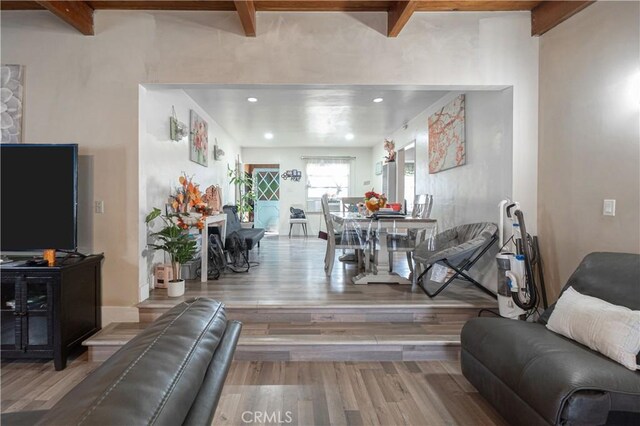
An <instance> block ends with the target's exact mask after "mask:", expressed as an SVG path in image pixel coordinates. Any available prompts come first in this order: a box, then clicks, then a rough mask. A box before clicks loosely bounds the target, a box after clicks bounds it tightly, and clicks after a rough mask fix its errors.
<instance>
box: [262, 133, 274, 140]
mask: <svg viewBox="0 0 640 426" xmlns="http://www.w3.org/2000/svg"><path fill="white" fill-rule="evenodd" d="M264 138H265V139H273V133H271V132H267V133H265V134H264Z"/></svg>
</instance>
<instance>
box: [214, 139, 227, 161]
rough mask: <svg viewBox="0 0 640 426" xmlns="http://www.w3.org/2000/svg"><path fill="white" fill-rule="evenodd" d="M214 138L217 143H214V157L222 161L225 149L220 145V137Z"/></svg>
mask: <svg viewBox="0 0 640 426" xmlns="http://www.w3.org/2000/svg"><path fill="white" fill-rule="evenodd" d="M214 140H215V144H214V145H213V159H214V160H216V161H221V160H222V157H224V151H223V150H222V148H220V147H219V146H218V138H215V139H214Z"/></svg>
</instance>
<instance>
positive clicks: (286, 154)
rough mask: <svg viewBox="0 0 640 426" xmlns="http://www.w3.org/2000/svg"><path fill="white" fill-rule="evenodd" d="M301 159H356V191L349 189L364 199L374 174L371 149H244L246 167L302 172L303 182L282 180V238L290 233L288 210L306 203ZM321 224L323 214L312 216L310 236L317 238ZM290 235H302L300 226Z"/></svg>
mask: <svg viewBox="0 0 640 426" xmlns="http://www.w3.org/2000/svg"><path fill="white" fill-rule="evenodd" d="M302 156H327V157H332V156H333V157H355V160H354V161H353V165H352V169H351V171H352V173H353V175H354V178H353V179H352V181H353V188H350V189H351V191H352V195H353V196H357V195H359V194H362V196H364V193H365V192H366V191H367V190H369V189H371V186H370V185H365V182H366V181H371V178H372V175H373V172H372V168H371V148H308V147H305V148H242V161H243V162H244V164H279V165H280V173H282V172H283V171H285V170H291V169H298V170H301V171H302V179H300V182H292V181H291V180H290V179H287V180H283V179H280V220H279V226H278V230H279V233H280V234H281V235H288V234H289V207H291V206H292V205H294V204H301V205H304V204H305V200H306V173H305V161H304V160H303V159H302V158H301V157H302ZM319 221H320V215H314V214H310V215H309V224H308V232H309V235H317V232H318V224H319V223H320V222H319ZM323 226H324V225H323ZM291 235H301V232H300V227H299V226H295V227H294V230H293V232H292V234H291Z"/></svg>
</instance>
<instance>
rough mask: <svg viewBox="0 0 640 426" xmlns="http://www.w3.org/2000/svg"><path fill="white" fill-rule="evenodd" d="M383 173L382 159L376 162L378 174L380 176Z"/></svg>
mask: <svg viewBox="0 0 640 426" xmlns="http://www.w3.org/2000/svg"><path fill="white" fill-rule="evenodd" d="M381 174H382V161H378V162H377V163H376V176H380V175H381Z"/></svg>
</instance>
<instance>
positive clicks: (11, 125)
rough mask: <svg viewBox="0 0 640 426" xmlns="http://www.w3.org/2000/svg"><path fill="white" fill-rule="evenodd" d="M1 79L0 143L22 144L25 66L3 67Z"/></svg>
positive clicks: (1, 68)
mask: <svg viewBox="0 0 640 426" xmlns="http://www.w3.org/2000/svg"><path fill="white" fill-rule="evenodd" d="M0 79H1V81H0V83H1V84H0V101H1V102H0V115H1V121H0V130H1V132H2V138H1V139H0V142H2V143H21V142H22V99H23V98H22V95H23V93H22V92H23V86H24V66H22V65H1V66H0Z"/></svg>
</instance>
